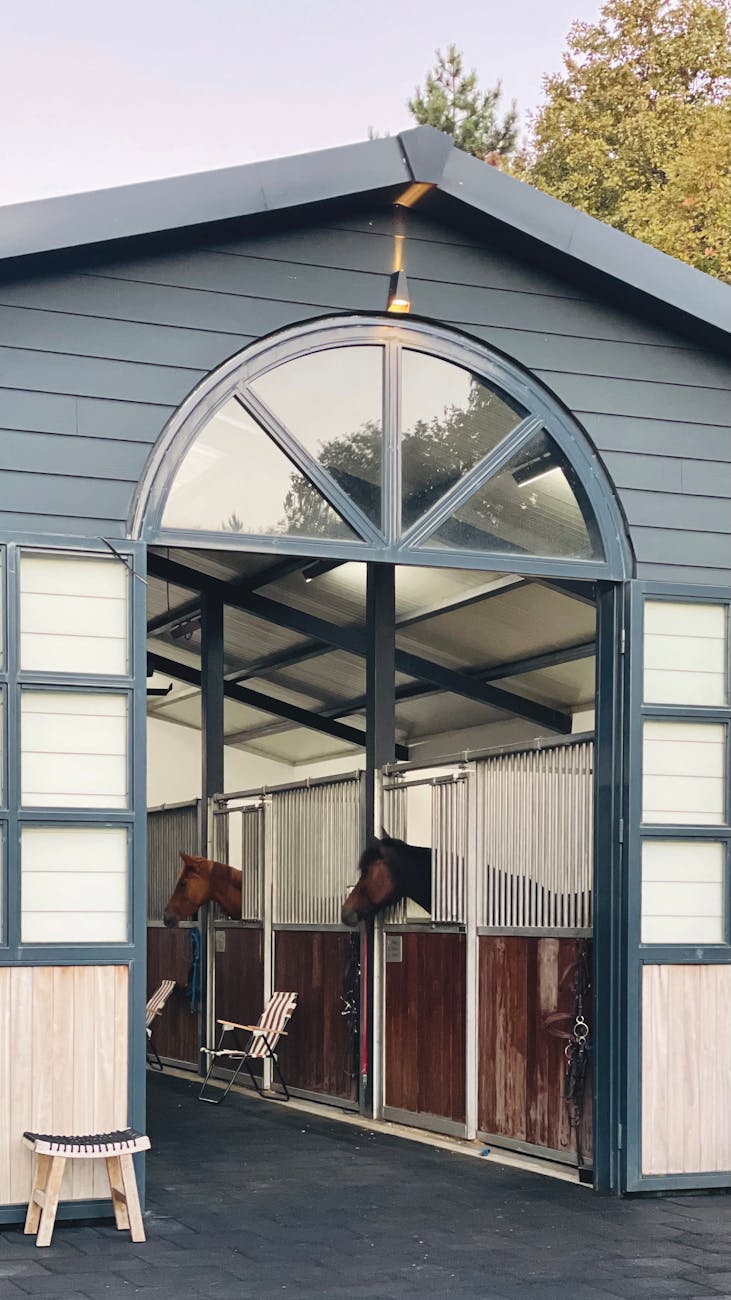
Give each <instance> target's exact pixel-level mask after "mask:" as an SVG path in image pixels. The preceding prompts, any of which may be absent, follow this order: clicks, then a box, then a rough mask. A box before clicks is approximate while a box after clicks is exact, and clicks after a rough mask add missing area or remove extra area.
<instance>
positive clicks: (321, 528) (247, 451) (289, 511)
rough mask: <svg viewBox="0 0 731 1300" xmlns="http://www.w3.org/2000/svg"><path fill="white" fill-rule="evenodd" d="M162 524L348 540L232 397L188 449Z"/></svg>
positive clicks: (343, 525)
mask: <svg viewBox="0 0 731 1300" xmlns="http://www.w3.org/2000/svg"><path fill="white" fill-rule="evenodd" d="M162 524H163V528H179V529H185V530H188V529H194V530H200V531H206V532H216V533H220V532H224V533H225V532H234V533H269V534H272V533H273V534H276V535H278V536H284V535H289V536H300V537H329V538H353V537H354V536H355V534H354V533H353V531H352V529H351V528H349V527H348V525H347V524H346V523H345V521H344V520H343V519H341V518H340V516H339V515H338V514H336V512H335V511H334V510H333V509H332V507H331V506H329V505H328V503H327V502H326V501H325V500H324V498H323V497H322V496H321V495H320V493H319V492H318V491H317V489H316V488H314V487H313V486H312V484H311V483H310V481H309V479H307V478H305V476H304V475H303V474H300V473H299V471H298V470H296V469H295V467H294V465H292V463H291V461H289V460H288V459H287V457H286V456H285V455H284V452H282V451H280V449H279V448H278V447H277V446H275V444H274V443H273V442H272V440H271V438H269V437H268V436H267V434H266V433H265V432H264V430H263V429H260V427H259V425H258V424H257V423H256V421H255V420H253V419H252V418H251V416H250V415H249V414H248V412H247V411H245V410H244V408H243V407H242V406H241V403H240V402H238V401H236V399H235V398H232V399H231V401H229V402H226V404H225V406H222V407H221V409H220V410H219V411H218V412H217V413H216V414H215V415H214V416H213V417H212V418H211V420H210V421H209V422H208V424H207V425H206V427H205V428H204V430H203V432H202V433H201V434H200V435H199V436H198V438H197V439H196V441H195V442H194V443H193V445H192V446H191V447H190V448H189V450H188V452H187V454H186V456H185V458H184V460H183V461H182V464H181V466H180V469H179V470H178V472H177V475H176V477H175V480H174V482H173V485H172V488H171V489H170V493H169V495H168V499H167V503H166V505H165V512H164V514H163V518H162Z"/></svg>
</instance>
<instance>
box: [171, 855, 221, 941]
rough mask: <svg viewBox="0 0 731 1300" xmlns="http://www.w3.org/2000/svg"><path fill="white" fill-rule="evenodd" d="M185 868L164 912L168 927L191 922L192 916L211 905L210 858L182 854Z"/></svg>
mask: <svg viewBox="0 0 731 1300" xmlns="http://www.w3.org/2000/svg"><path fill="white" fill-rule="evenodd" d="M180 856H181V858H182V860H183V867H182V870H181V872H180V875H179V876H178V879H177V881H176V884H175V889H174V890H173V892H172V894H171V895H170V898H169V900H168V904H167V907H166V908H165V911H164V912H163V918H162V919H163V921H164V922H165V924H166V925H167V926H175V925H180V922H181V921H189V920H190V918H191V916H193V915H194V913H195V912H197V911H198V908H199V907H203V905H204V903H209V902H210V901H211V897H212V880H211V867H212V865H213V864H212V863H211V862H209V860H208V858H196V857H192V856H191V854H190V853H183V852H182V851H181V854H180Z"/></svg>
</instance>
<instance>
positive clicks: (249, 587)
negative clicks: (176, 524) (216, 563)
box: [147, 551, 312, 636]
mask: <svg viewBox="0 0 731 1300" xmlns="http://www.w3.org/2000/svg"><path fill="white" fill-rule="evenodd" d="M165 558H166V557H165V556H158V555H156V554H155V552H154V551H150V552H149V555H148V569H149V571H150V573H151V574H152V576H153V577H162V575H161V574H160V573H159V572H156V570H155V563H154V562H155V561H156V560H158V559H165ZM171 563H176V561H171ZM311 563H312V561H311V560H308V559H307V558H306V557H305V558H300V557H299V556H298V557H297V558H296V559H289V558H287V559H285V560H279V561H278V562H277V563H276V564H272V565H270V567H269V568H268V569H265V570H264V571H263V573H259V574H255V575H254V576H253V577H243V578H237V579H235V580H234V581H233V582H231V583H225V585H226V586H227V587H228V586H230V588H231V590H232V591H238V592H240V593H241V594H245V593H246V592H247V591H259V589H260V588H261V587H268V586H269V585H270V583H272V582H279V581H280V580H281V579H282V578H287V577H289V575H290V573H297V572H299V571H301V570H302V569H303V568H306V567H307V565H308V564H311ZM188 571H189V573H190V574H191V575H192V576H193V577H195V578H196V579H197V581H195V582H193V583H190V582H189V583H186V584H185V585H186V586H188V587H191V588H192V590H194V591H197V592H201V591H202V590H203V588H202V587H201V585H200V579H201V578H203V577H206V576H207V575H206V574H203V573H200V572H199V571H198V570H197V569H189V570H188ZM163 581H168V582H169V581H171V579H170V578H164V579H163ZM175 585H176V586H177V585H180V584H177V583H176V584H175ZM200 608H201V602H200V596H199V595H198V596H194V597H193V598H192V599H191V600H186V601H185V602H184V604H182V605H178V606H177V608H175V609H170V610H166V611H165V612H164V613H162V614H157V615H156V616H155V617H154V618H151V619H149V620H148V623H147V634H148V636H153V635H155V634H157V635H158V636H162V635H163V634H164V633H165V632H168V631H169V630H170V628H173V627H175V626H176V625H177V624H178V623H181V622H183V621H185V620H186V619H189V618H194V617H195V615H196V614H199V613H200Z"/></svg>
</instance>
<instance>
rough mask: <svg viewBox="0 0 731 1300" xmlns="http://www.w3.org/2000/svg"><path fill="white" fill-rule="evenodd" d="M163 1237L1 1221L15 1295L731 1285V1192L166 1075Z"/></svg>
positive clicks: (151, 1205) (417, 1297)
mask: <svg viewBox="0 0 731 1300" xmlns="http://www.w3.org/2000/svg"><path fill="white" fill-rule="evenodd" d="M149 1084H150V1087H149V1094H150V1097H149V1122H148V1131H149V1133H150V1136H151V1139H152V1143H153V1150H152V1153H151V1156H150V1159H149V1161H148V1192H147V1201H148V1211H147V1214H146V1216H145V1221H146V1229H147V1233H148V1241H147V1242H146V1243H144V1244H143V1243H139V1244H133V1243H131V1242H130V1241H129V1238H128V1236H126V1235H125V1234H122V1233H117V1232H116V1231H115V1229H114V1227H113V1226H109V1225H100V1226H82V1227H77V1226H72V1225H69V1226H66V1225H65V1224H63V1223H60V1222H59V1223H58V1225H57V1227H56V1233H55V1236H54V1244H53V1246H52V1247H51V1248H50V1250H48V1251H37V1250H36V1248H35V1245H34V1243H33V1241H32V1239H30V1238H24V1237H23V1236H22V1234H21V1233H18V1232H13V1231H6V1232H0V1300H5V1297H7V1300H18V1297H19V1296H26V1297H31V1296H48V1297H49V1300H51V1298H52V1297H55V1296H63V1300H128V1297H131V1296H135V1297H137V1296H139V1297H142V1300H208V1297H211V1300H213V1297H216V1300H273V1298H274V1297H277V1296H278V1297H284V1300H287V1297H292V1300H310V1297H312V1300H314V1297H317V1298H318V1300H346V1297H351V1296H352V1297H353V1300H411V1298H412V1297H413V1300H423V1298H424V1297H427V1298H428V1297H432V1298H433V1300H446V1298H447V1297H448V1298H449V1300H460V1298H461V1297H470V1298H474V1300H518V1298H520V1300H554V1297H555V1300H625V1298H626V1300H643V1297H648V1300H673V1298H674V1297H683V1298H684V1300H691V1298H692V1297H697V1298H698V1300H710V1298H711V1297H714V1298H715V1300H718V1298H719V1297H724V1296H726V1297H727V1300H731V1233H730V1232H729V1226H731V1198H730V1197H728V1196H725V1195H723V1196H719V1195H714V1196H708V1197H702V1196H699V1197H692V1196H673V1197H669V1198H665V1199H661V1198H653V1199H641V1198H635V1199H632V1200H625V1201H619V1200H617V1199H615V1198H609V1197H601V1196H596V1195H594V1194H592V1193H591V1192H590V1191H588V1190H587V1189H585V1188H581V1187H578V1186H575V1185H571V1184H567V1183H560V1182H553V1181H550V1180H548V1179H546V1178H541V1177H538V1176H536V1175H535V1174H530V1173H527V1172H524V1171H521V1170H516V1169H511V1168H509V1167H507V1166H505V1165H500V1163H499V1161H498V1160H494V1161H493V1160H491V1161H489V1162H488V1161H484V1162H483V1161H477V1160H474V1159H472V1158H469V1157H461V1156H459V1155H455V1154H453V1153H452V1152H447V1151H441V1150H439V1149H437V1148H434V1147H428V1146H419V1145H417V1144H415V1143H411V1142H403V1141H402V1140H400V1139H398V1138H395V1137H391V1136H389V1135H388V1134H383V1133H368V1132H366V1131H365V1130H362V1129H359V1128H356V1127H353V1126H350V1125H344V1124H339V1123H337V1122H335V1121H333V1120H330V1119H328V1118H323V1117H320V1116H305V1115H303V1114H301V1113H299V1112H297V1111H294V1110H288V1109H287V1108H286V1107H285V1106H273V1105H272V1106H265V1105H262V1104H261V1103H259V1102H257V1101H255V1100H250V1099H248V1098H243V1097H239V1096H231V1097H230V1098H229V1099H228V1101H227V1102H226V1105H225V1106H222V1107H221V1108H220V1109H218V1110H213V1109H211V1108H207V1107H202V1106H200V1104H199V1103H198V1102H197V1100H196V1096H195V1085H194V1084H191V1083H188V1082H186V1081H184V1080H178V1079H171V1078H169V1077H167V1076H163V1077H159V1076H152V1077H151V1078H150V1080H149Z"/></svg>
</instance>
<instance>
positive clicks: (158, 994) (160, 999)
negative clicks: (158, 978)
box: [145, 980, 175, 1029]
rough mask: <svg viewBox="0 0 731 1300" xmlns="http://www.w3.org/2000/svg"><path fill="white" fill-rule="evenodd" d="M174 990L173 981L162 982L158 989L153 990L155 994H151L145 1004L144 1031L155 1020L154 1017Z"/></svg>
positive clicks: (158, 1013)
mask: <svg viewBox="0 0 731 1300" xmlns="http://www.w3.org/2000/svg"><path fill="white" fill-rule="evenodd" d="M174 988H175V980H163V982H162V984H161V985H160V987H159V988H157V989H155V992H154V993H153V995H152V997H151V998H150V1000H149V1002H148V1003H147V1011H146V1013H145V1028H146V1029H149V1028H150V1025H151V1024H152V1022H153V1020H154V1019H155V1016H159V1015H160V1012H161V1011H162V1010H163V1009H164V1007H165V1003H166V1002H167V1000H168V998H169V997H170V994H171V993H172V991H173V989H174Z"/></svg>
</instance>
